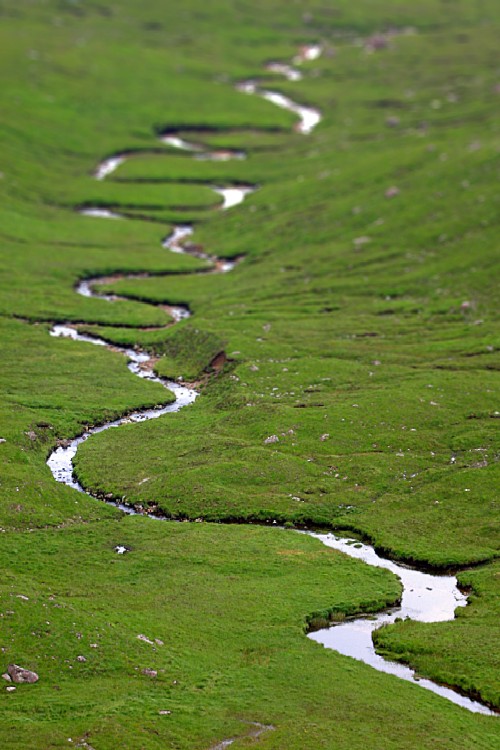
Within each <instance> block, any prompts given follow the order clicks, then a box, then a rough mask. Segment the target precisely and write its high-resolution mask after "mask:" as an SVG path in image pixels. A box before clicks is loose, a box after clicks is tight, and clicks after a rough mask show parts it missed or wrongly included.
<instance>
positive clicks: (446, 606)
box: [47, 45, 494, 747]
mask: <svg viewBox="0 0 500 750" xmlns="http://www.w3.org/2000/svg"><path fill="white" fill-rule="evenodd" d="M320 52H321V48H320V47H319V46H317V45H314V46H309V47H308V46H306V47H303V48H301V51H300V52H299V54H298V55H297V57H296V58H295V59H294V61H293V62H294V64H295V65H300V64H301V63H302V62H304V61H307V60H314V59H316V58H317V57H318V56H319V54H320ZM267 69H268V70H270V71H272V72H274V73H279V74H282V75H284V76H285V77H286V78H287V79H288V80H290V81H295V80H300V78H301V73H300V71H298V70H296V68H292V67H291V66H288V65H285V64H283V63H269V65H268V66H267ZM237 88H238V89H239V90H241V91H244V92H246V93H251V94H257V95H259V96H262V97H263V98H264V99H266V100H267V101H270V102H272V103H273V104H276V105H277V106H279V107H282V108H285V109H287V110H289V111H291V112H294V113H295V114H296V115H297V117H298V118H299V119H298V124H297V126H296V129H297V130H298V131H299V132H301V133H304V134H307V133H310V132H311V131H312V130H313V128H314V127H315V126H316V125H317V124H318V123H319V122H320V119H321V114H320V112H319V111H318V110H316V109H313V108H310V107H304V106H302V105H300V104H296V103H295V102H293V101H292V100H291V99H288V97H285V96H283V95H282V94H280V93H278V92H272V91H267V90H266V89H261V88H260V87H259V85H258V83H256V82H254V81H247V82H244V83H241V84H239V85H238V86H237ZM161 140H162V141H163V142H164V143H166V144H168V145H169V146H171V147H173V148H178V149H182V150H185V151H188V152H192V154H193V157H194V158H200V157H201V158H205V159H212V160H214V161H216V160H219V159H230V158H235V159H241V158H244V157H245V154H243V152H241V151H231V150H227V151H221V150H218V151H213V152H212V151H209V150H206V149H204V147H203V146H201V145H199V144H195V143H189V142H188V141H185V140H183V139H182V138H179V137H178V136H176V135H164V136H162V137H161ZM221 154H223V156H221ZM127 158H128V156H127V155H126V154H117V155H115V156H113V157H110V158H108V159H106V160H104V161H103V162H101V164H99V166H98V167H97V169H96V170H95V172H94V177H95V179H97V180H103V179H105V178H106V177H108V176H109V175H110V174H112V173H113V172H114V171H115V170H116V169H118V167H119V166H120V165H121V164H123V163H124V161H125V160H126V159H127ZM213 189H214V190H215V191H216V192H217V193H219V194H220V195H221V197H222V199H223V202H222V204H221V206H220V209H221V210H227V209H229V208H232V207H234V206H237V205H238V204H240V203H241V202H242V201H243V200H244V199H245V198H246V196H247V195H249V194H250V193H251V192H253V190H254V187H252V186H248V185H243V186H234V185H233V186H228V187H213ZM81 213H84V214H86V215H89V216H93V217H98V218H122V217H121V216H120V214H115V213H114V212H111V211H108V210H107V209H103V208H100V207H96V208H86V209H82V210H81ZM192 231H193V230H192V227H190V226H187V225H179V226H176V227H174V228H173V230H172V232H171V233H170V234H169V235H168V236H167V237H166V238H165V239H164V240H163V241H162V246H163V247H164V248H165V249H166V250H169V251H170V252H175V253H190V254H192V255H194V256H195V257H198V258H200V259H202V260H206V261H208V262H210V263H211V264H212V269H211V270H212V272H214V273H225V272H227V271H230V270H232V269H233V268H234V266H235V264H236V262H237V260H236V261H235V260H227V259H220V258H217V256H214V255H208V254H206V253H204V252H202V251H200V250H193V249H190V247H189V246H188V245H184V244H183V243H184V241H185V240H186V239H187V237H188V236H189V235H191V234H192ZM201 273H203V271H201ZM138 277H140V278H147V277H148V274H128V275H127V274H117V275H115V276H114V277H97V278H92V279H85V280H82V281H80V282H79V283H78V285H77V286H76V292H77V293H78V294H81V295H83V296H85V297H96V298H98V299H102V300H106V301H108V302H110V303H113V302H115V301H116V300H119V299H125V298H121V297H119V296H116V295H113V294H105V293H101V292H99V285H101V284H103V283H106V282H108V281H110V280H111V278H114V279H117V278H138ZM162 308H164V309H166V310H167V311H168V312H169V313H170V315H171V316H172V317H173V319H174V321H177V320H181V319H183V318H185V317H188V316H189V314H190V313H189V310H188V309H187V308H185V307H179V306H168V305H162ZM50 333H51V335H52V336H55V337H68V338H71V339H73V340H75V341H79V342H84V343H87V344H92V345H94V346H101V347H102V346H104V347H107V348H108V349H110V350H112V351H114V352H117V353H121V354H122V355H123V356H125V357H126V358H127V363H128V368H129V370H130V371H131V372H132V373H133V374H134V375H136V376H137V377H140V378H144V379H147V380H152V381H155V382H158V383H161V384H162V385H163V386H164V387H165V388H167V389H168V390H169V391H170V392H171V393H173V394H174V396H175V401H173V402H171V403H170V402H169V403H167V404H165V405H160V406H158V407H157V408H154V409H144V410H141V411H136V412H133V413H132V414H128V415H126V416H123V417H121V418H119V419H116V420H113V421H110V422H107V423H105V424H102V425H99V426H97V427H93V428H91V429H89V430H88V431H86V432H84V433H82V434H81V435H79V436H78V437H76V438H75V439H73V440H71V441H68V442H67V443H65V444H64V445H61V446H60V447H58V448H57V449H56V450H54V451H53V452H52V453H51V455H50V456H49V458H48V461H47V464H48V466H49V468H50V470H51V472H52V475H53V477H54V479H55V480H56V481H57V482H62V483H63V484H66V485H67V486H69V487H72V488H74V489H75V490H78V491H79V492H86V491H85V490H84V488H83V487H82V486H81V485H80V484H79V482H78V481H77V479H76V478H75V476H74V470H73V459H74V457H75V455H76V452H77V450H78V447H79V446H80V445H81V444H82V443H83V442H85V441H86V440H88V438H89V437H90V436H91V435H95V434H97V433H99V432H103V431H104V430H107V429H111V428H115V427H120V426H121V425H124V424H131V423H134V422H144V421H147V420H150V419H157V418H159V417H161V416H163V415H165V414H169V413H172V412H176V411H179V410H180V409H182V408H183V407H185V406H188V405H189V404H192V403H193V402H194V401H195V399H196V398H197V396H198V393H197V391H196V390H194V389H193V388H191V387H189V386H188V385H184V384H183V383H182V382H175V381H171V380H165V379H162V378H160V377H158V376H157V375H156V374H155V372H154V361H153V360H152V359H151V357H150V355H149V354H148V353H147V352H146V351H143V350H140V349H139V350H137V349H130V348H126V347H119V346H116V345H111V344H109V343H108V342H106V341H104V340H103V339H100V338H98V337H93V336H88V335H86V334H82V333H80V332H79V331H78V330H77V328H75V327H73V326H70V325H54V326H53V328H52V329H51V332H50ZM87 494H90V493H87ZM113 504H114V505H117V507H119V508H120V509H121V510H123V511H124V512H125V513H128V514H135V513H136V511H135V510H134V509H133V508H131V507H129V506H126V505H123V504H120V503H113ZM148 515H149V517H151V518H156V519H161V520H163V518H162V517H161V516H157V515H154V514H148ZM281 533H295V532H292V531H290V532H285V531H283V530H281ZM300 533H307V534H309V535H310V536H312V537H314V538H315V539H317V540H319V541H320V542H321V543H322V544H325V545H326V546H328V547H332V548H335V549H337V550H341V551H342V552H344V553H345V554H347V555H349V556H351V557H355V558H357V559H359V560H362V561H364V562H365V563H367V564H368V565H375V566H377V567H382V568H386V569H388V570H390V571H392V572H393V573H395V574H396V575H397V576H398V577H399V578H400V580H401V583H402V585H403V595H402V602H401V606H400V607H398V608H395V609H393V610H391V611H385V612H382V613H380V614H378V615H376V616H375V617H372V618H368V617H357V618H355V619H352V620H346V621H344V622H342V623H341V624H338V625H335V626H333V627H330V628H326V629H323V630H319V631H317V632H314V633H310V634H309V635H308V637H309V638H310V639H311V640H314V641H316V642H317V643H321V644H323V645H324V646H325V647H326V648H331V649H334V650H336V651H338V652H339V653H341V654H344V655H346V656H351V657H353V658H355V659H357V660H359V661H363V662H365V663H366V664H369V665H370V666H372V667H374V668H375V669H377V670H379V671H381V672H388V673H390V674H393V675H396V676H397V677H399V678H401V679H404V680H409V681H411V682H414V681H416V684H418V685H419V686H420V687H423V688H426V689H427V690H431V691H432V692H434V693H437V694H438V695H441V696H442V697H444V698H447V699H448V700H450V701H452V702H453V703H456V704H458V705H460V706H463V707H464V708H466V709H468V710H469V711H473V712H477V713H483V714H494V712H493V711H491V710H490V709H489V708H488V707H487V706H485V705H483V704H481V703H479V702H477V701H473V700H471V699H469V698H467V697H466V696H463V695H461V694H459V693H457V692H455V691H454V690H452V689H450V688H447V687H444V686H441V685H438V684H436V683H434V682H432V681H430V680H424V679H418V680H417V677H416V676H415V673H414V672H413V671H412V670H411V669H409V668H408V667H405V666H404V665H402V664H399V663H397V662H391V661H388V660H386V659H384V658H383V657H381V656H379V655H378V654H377V653H376V652H375V649H374V646H373V642H372V633H373V631H374V630H375V629H376V628H379V627H380V626H381V625H384V624H386V623H392V622H394V621H395V619H396V618H398V617H399V618H406V617H411V618H412V619H414V620H418V621H421V622H441V621H445V620H453V619H454V612H455V609H456V608H457V607H464V606H466V604H467V597H466V596H465V595H464V594H462V593H461V592H460V591H459V589H458V587H457V580H456V578H455V577H454V576H450V575H433V574H430V573H424V572H420V571H419V570H415V569H413V568H410V567H407V566H405V565H401V564H397V563H395V562H393V561H391V560H388V559H384V558H382V557H380V556H379V555H377V554H376V552H375V550H374V549H373V548H372V547H371V546H369V545H366V544H360V543H359V542H356V541H355V540H352V539H348V538H339V537H336V536H335V535H333V534H317V533H312V532H300ZM116 551H117V553H118V554H124V553H125V552H126V548H125V547H121V546H119V547H117V549H116ZM233 741H234V740H224V743H225V744H223V745H220V747H227V746H229V745H230V744H232V742H233Z"/></svg>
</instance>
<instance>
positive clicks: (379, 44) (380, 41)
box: [364, 34, 389, 52]
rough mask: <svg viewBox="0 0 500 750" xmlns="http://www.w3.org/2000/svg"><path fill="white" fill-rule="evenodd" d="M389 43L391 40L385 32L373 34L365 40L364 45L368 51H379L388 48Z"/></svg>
mask: <svg viewBox="0 0 500 750" xmlns="http://www.w3.org/2000/svg"><path fill="white" fill-rule="evenodd" d="M388 44H389V40H388V38H387V37H386V36H385V35H384V34H373V36H370V37H368V39H366V40H365V44H364V47H365V49H366V51H367V52H377V51H378V50H381V49H386V47H387V45H388Z"/></svg>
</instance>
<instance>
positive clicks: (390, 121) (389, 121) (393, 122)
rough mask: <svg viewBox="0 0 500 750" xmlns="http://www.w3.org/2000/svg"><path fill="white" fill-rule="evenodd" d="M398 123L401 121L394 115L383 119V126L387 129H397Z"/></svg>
mask: <svg viewBox="0 0 500 750" xmlns="http://www.w3.org/2000/svg"><path fill="white" fill-rule="evenodd" d="M400 123H401V120H400V118H399V117H397V116H396V115H389V117H386V119H385V124H386V125H387V127H388V128H397V127H398V125H399V124H400Z"/></svg>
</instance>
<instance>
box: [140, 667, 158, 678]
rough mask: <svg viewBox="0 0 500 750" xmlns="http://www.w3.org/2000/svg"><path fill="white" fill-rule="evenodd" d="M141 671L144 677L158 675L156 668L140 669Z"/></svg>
mask: <svg viewBox="0 0 500 750" xmlns="http://www.w3.org/2000/svg"><path fill="white" fill-rule="evenodd" d="M141 672H142V674H144V675H146V677H158V672H157V671H156V669H141Z"/></svg>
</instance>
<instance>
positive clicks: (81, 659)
mask: <svg viewBox="0 0 500 750" xmlns="http://www.w3.org/2000/svg"><path fill="white" fill-rule="evenodd" d="M76 660H77V661H79V662H82V663H83V662H86V661H87V659H86V658H85V657H84V656H82V655H81V654H80V656H77V657H76Z"/></svg>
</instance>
